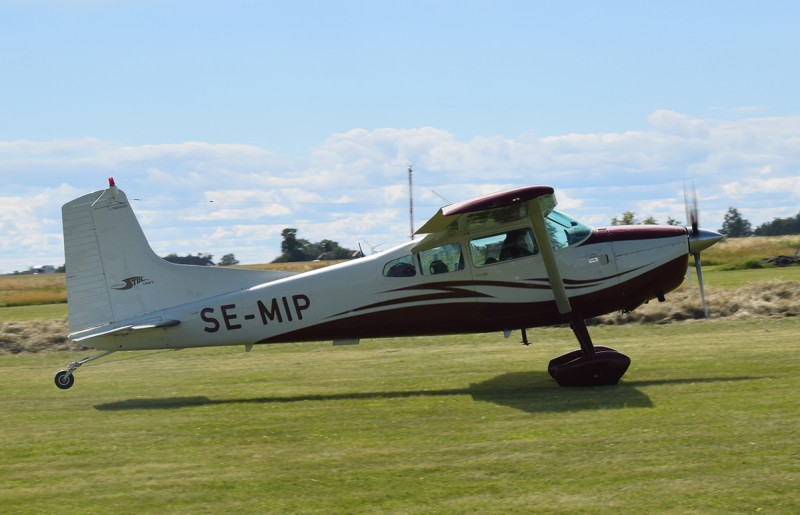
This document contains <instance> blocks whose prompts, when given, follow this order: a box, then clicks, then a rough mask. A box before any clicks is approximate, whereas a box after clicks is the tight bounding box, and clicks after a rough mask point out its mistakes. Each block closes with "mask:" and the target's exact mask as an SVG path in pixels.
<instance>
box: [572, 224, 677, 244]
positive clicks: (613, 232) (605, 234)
mask: <svg viewBox="0 0 800 515" xmlns="http://www.w3.org/2000/svg"><path fill="white" fill-rule="evenodd" d="M673 236H688V233H687V232H686V228H685V227H679V226H671V225H615V226H612V227H601V228H599V229H594V230H593V231H592V234H591V236H589V237H588V238H587V239H585V240H583V241H582V242H581V244H580V245H579V246H584V245H591V244H592V243H608V242H611V241H635V240H655V239H660V238H669V237H673Z"/></svg>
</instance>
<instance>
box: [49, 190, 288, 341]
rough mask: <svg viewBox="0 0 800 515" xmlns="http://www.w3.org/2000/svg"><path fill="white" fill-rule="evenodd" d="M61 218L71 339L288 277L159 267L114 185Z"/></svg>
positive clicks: (159, 261)
mask: <svg viewBox="0 0 800 515" xmlns="http://www.w3.org/2000/svg"><path fill="white" fill-rule="evenodd" d="M61 212H62V217H63V223H64V253H65V257H66V270H67V299H68V303H69V304H68V305H69V328H70V332H71V333H74V332H76V331H80V330H83V329H88V328H90V327H97V326H102V325H107V324H113V323H116V322H120V321H124V320H128V319H132V318H136V317H141V316H143V315H148V314H151V313H155V312H157V311H161V310H164V309H167V308H170V307H173V306H179V305H182V304H186V303H189V302H193V301H196V300H199V299H202V298H205V297H210V296H214V295H219V294H223V293H229V292H233V291H238V290H242V289H246V288H250V287H252V286H255V285H257V284H262V283H266V282H270V281H274V280H277V279H280V278H283V277H287V276H290V275H293V274H291V273H287V272H272V271H262V270H239V269H231V268H216V267H205V266H189V265H176V264H173V263H169V262H167V261H164V260H163V259H161V258H160V257H158V256H157V255H156V254H155V252H153V250H152V249H151V248H150V245H149V244H148V243H147V239H146V238H145V235H144V233H143V232H142V228H141V226H140V225H139V222H138V221H137V220H136V215H134V213H133V210H132V209H131V206H130V203H129V202H128V198H127V197H126V196H125V193H124V192H123V191H122V190H120V189H118V188H117V187H116V186H114V184H113V182H111V186H110V187H109V188H108V189H106V190H103V191H97V192H94V193H90V194H88V195H84V196H82V197H80V198H77V199H75V200H73V201H71V202H68V203H67V204H64V206H63V208H62V210H61ZM154 316H155V315H154Z"/></svg>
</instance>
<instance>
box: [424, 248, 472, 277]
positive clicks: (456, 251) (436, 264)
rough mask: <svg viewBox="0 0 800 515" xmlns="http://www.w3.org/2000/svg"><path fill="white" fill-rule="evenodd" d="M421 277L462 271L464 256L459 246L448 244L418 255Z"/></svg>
mask: <svg viewBox="0 0 800 515" xmlns="http://www.w3.org/2000/svg"><path fill="white" fill-rule="evenodd" d="M419 264H420V270H421V271H422V275H436V274H445V273H448V272H456V271H458V270H463V269H464V256H463V255H462V254H461V245H459V244H458V243H448V244H447V245H441V246H439V247H435V248H432V249H428V250H423V251H421V252H420V253H419Z"/></svg>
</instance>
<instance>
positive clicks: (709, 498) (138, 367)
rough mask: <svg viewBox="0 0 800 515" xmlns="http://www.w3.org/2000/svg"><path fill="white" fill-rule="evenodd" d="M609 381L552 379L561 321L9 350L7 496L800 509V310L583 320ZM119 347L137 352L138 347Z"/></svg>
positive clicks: (126, 502)
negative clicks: (87, 352) (448, 333)
mask: <svg viewBox="0 0 800 515" xmlns="http://www.w3.org/2000/svg"><path fill="white" fill-rule="evenodd" d="M592 332H593V335H594V338H595V341H596V342H597V343H602V344H607V345H612V346H614V347H616V348H618V349H619V350H622V351H623V352H626V353H627V354H628V355H630V356H631V358H632V360H633V364H632V365H631V369H630V370H629V371H628V373H627V375H626V376H625V377H624V379H623V381H622V382H621V383H620V385H618V386H614V387H602V388H590V389H580V388H578V389H567V388H559V387H558V386H556V385H555V383H554V382H553V381H552V380H551V379H550V378H549V376H548V375H547V373H546V372H545V369H546V364H547V361H548V360H549V359H550V358H552V357H554V356H556V355H558V354H560V353H562V352H565V351H567V350H570V349H571V348H573V347H574V346H575V344H574V343H573V337H572V335H571V333H570V332H569V331H568V330H566V329H557V328H550V329H544V330H538V331H535V332H532V334H531V336H532V338H533V340H534V343H533V345H532V346H531V347H523V346H521V345H518V344H517V341H518V335H514V336H512V338H511V339H509V340H503V339H502V338H501V335H494V334H492V335H475V336H458V337H441V338H415V339H391V340H383V341H367V342H365V343H363V344H362V345H361V346H359V347H337V348H331V347H330V345H325V344H302V345H300V344H298V345H280V346H273V347H260V348H259V347H257V348H256V349H254V351H253V352H251V353H249V354H247V353H244V352H242V351H240V350H239V349H226V348H222V349H207V350H193V351H179V352H166V353H159V354H149V355H143V356H142V357H138V358H136V359H130V357H129V356H128V355H125V354H121V355H119V357H116V356H111V357H109V358H107V359H106V360H105V361H101V362H98V363H97V364H93V365H87V366H86V367H84V368H82V369H81V370H79V371H78V373H77V382H76V385H75V387H73V388H72V389H71V390H68V391H61V390H58V389H56V388H55V386H54V385H53V384H52V375H53V373H54V372H55V371H56V370H58V369H60V368H62V367H63V366H64V365H65V364H66V363H67V361H69V360H71V359H74V358H77V357H82V355H77V354H71V353H43V354H20V355H15V356H10V355H4V356H0V363H1V364H2V365H1V366H2V370H3V374H2V376H0V391H2V392H3V398H2V400H0V406H1V407H2V409H0V427H1V428H2V436H3V446H2V448H0V473H1V474H2V478H3V481H2V483H0V506H2V511H3V512H4V513H53V512H56V511H58V512H61V513H132V512H140V511H144V512H158V513H188V512H192V513H221V512H231V511H236V512H239V513H530V512H547V513H620V512H622V513H648V512H649V513H653V512H660V513H755V512H763V513H796V512H797V508H798V507H799V506H800V489H799V488H798V480H800V464H799V463H798V460H797V456H798V454H797V427H798V424H799V423H800V404H798V402H797V392H798V390H800V376H798V374H797V371H798V370H799V369H800V359H798V357H797V348H798V345H797V341H798V339H797V334H798V332H800V318H798V317H794V318H786V319H778V320H769V321H764V320H761V321H757V322H747V321H735V322H724V321H710V322H690V323H681V324H669V325H660V326H657V325H646V326H640V325H628V326H604V327H596V328H592ZM130 356H140V355H138V354H131V355H130Z"/></svg>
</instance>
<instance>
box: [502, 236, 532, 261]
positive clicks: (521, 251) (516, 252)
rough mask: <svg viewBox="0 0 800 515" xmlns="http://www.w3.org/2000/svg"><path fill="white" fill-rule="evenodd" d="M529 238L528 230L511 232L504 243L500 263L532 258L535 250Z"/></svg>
mask: <svg viewBox="0 0 800 515" xmlns="http://www.w3.org/2000/svg"><path fill="white" fill-rule="evenodd" d="M527 236H528V231H527V230H526V229H517V230H514V231H510V232H509V233H508V234H507V235H506V239H505V240H504V241H503V247H502V249H501V250H500V261H506V260H508V259H517V258H521V257H525V256H532V255H533V254H534V250H533V249H532V248H530V246H529V242H528V238H527Z"/></svg>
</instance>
